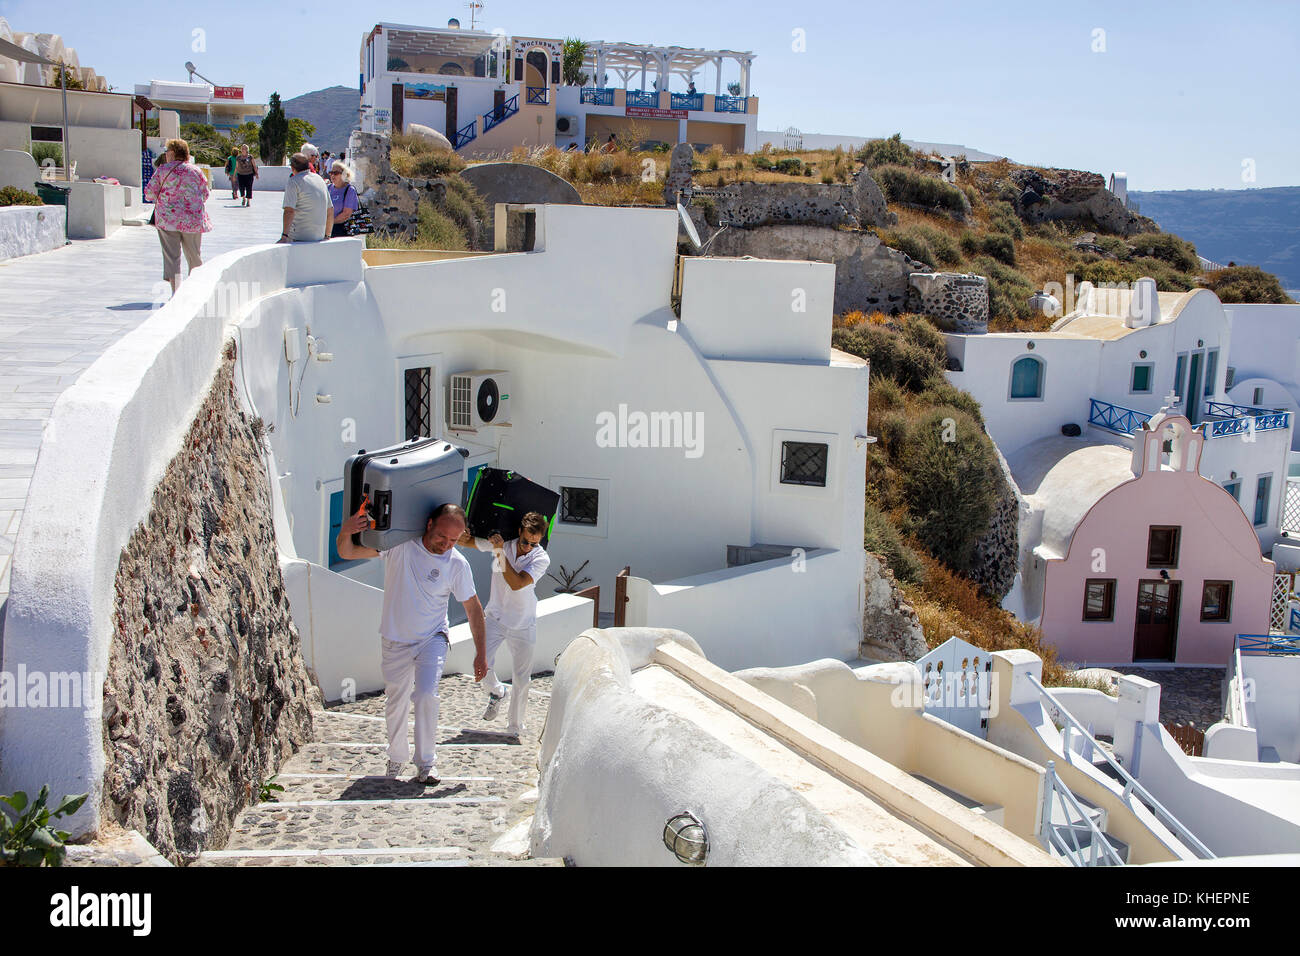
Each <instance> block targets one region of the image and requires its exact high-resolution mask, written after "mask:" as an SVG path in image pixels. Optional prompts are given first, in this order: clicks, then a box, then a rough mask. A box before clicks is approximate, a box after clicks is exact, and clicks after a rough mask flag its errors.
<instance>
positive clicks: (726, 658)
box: [627, 550, 863, 670]
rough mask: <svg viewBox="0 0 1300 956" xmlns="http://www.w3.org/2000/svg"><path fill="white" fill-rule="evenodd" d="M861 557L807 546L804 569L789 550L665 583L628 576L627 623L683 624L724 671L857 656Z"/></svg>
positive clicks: (652, 625) (678, 625) (643, 624)
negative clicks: (775, 597) (783, 554)
mask: <svg viewBox="0 0 1300 956" xmlns="http://www.w3.org/2000/svg"><path fill="white" fill-rule="evenodd" d="M862 562H863V558H862V552H860V551H859V552H852V551H829V550H827V551H810V552H808V553H807V555H805V556H804V558H803V564H802V568H803V569H802V570H800V569H799V568H800V565H799V564H798V563H797V562H796V560H795V558H794V557H791V558H776V559H773V560H771V561H761V562H757V563H755V564H747V565H742V566H741V567H736V568H726V569H723V570H719V571H709V572H707V573H705V574H697V575H694V576H693V577H689V578H682V579H680V580H677V581H668V582H665V583H663V584H652V583H651V582H650V581H647V580H646V579H644V578H636V577H630V578H628V588H627V593H628V607H627V623H628V624H629V625H630V626H638V625H641V626H650V627H673V628H677V629H679V630H682V631H685V632H687V633H688V634H690V635H691V636H692V637H694V638H695V639H696V640H697V641H699V644H700V646H701V647H702V648H704V652H705V656H707V657H708V658H709V660H710V661H713V662H714V663H716V664H717V665H718V666H719V667H722V668H724V669H726V670H738V669H740V668H742V667H784V666H788V665H791V664H802V663H804V662H806V661H809V660H816V659H818V658H822V657H830V658H835V659H836V660H852V659H853V658H855V657H857V655H858V644H859V642H860V641H861V639H862V618H861V607H862V605H861V598H860V591H861V588H862V574H863V570H862ZM774 594H780V595H781V596H782V600H781V601H779V602H777V601H773V600H772V596H773V595H774ZM810 619H813V620H816V621H817V627H816V628H815V629H810V628H809V627H808V621H809V620H810Z"/></svg>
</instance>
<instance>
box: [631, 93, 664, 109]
mask: <svg viewBox="0 0 1300 956" xmlns="http://www.w3.org/2000/svg"><path fill="white" fill-rule="evenodd" d="M627 105H628V106H640V107H644V108H646V109H655V108H657V107H658V106H659V94H658V93H647V92H645V91H644V90H641V91H637V90H628V91H627Z"/></svg>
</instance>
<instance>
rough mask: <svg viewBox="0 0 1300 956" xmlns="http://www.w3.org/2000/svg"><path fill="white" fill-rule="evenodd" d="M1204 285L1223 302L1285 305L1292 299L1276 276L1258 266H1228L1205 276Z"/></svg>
mask: <svg viewBox="0 0 1300 956" xmlns="http://www.w3.org/2000/svg"><path fill="white" fill-rule="evenodd" d="M1205 285H1206V286H1207V287H1208V288H1209V289H1211V290H1213V292H1214V294H1215V295H1217V296H1218V297H1219V298H1220V299H1221V300H1222V301H1224V302H1263V303H1268V304H1273V305H1285V304H1287V303H1290V302H1291V301H1292V299H1291V298H1290V297H1289V296H1288V295H1287V294H1286V292H1284V291H1283V290H1282V285H1281V283H1279V282H1278V281H1277V276H1275V275H1273V273H1271V272H1265V271H1264V270H1263V269H1260V268H1259V267H1258V266H1229V267H1228V268H1226V269H1217V270H1215V271H1214V272H1210V273H1208V274H1207V275H1206V276H1205Z"/></svg>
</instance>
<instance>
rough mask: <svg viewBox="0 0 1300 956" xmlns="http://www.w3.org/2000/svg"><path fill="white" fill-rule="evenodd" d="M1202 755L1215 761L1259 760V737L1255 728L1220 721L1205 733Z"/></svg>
mask: <svg viewBox="0 0 1300 956" xmlns="http://www.w3.org/2000/svg"><path fill="white" fill-rule="evenodd" d="M1201 754H1202V755H1203V756H1205V757H1210V758H1212V759H1215V760H1248V761H1257V760H1259V737H1258V736H1257V735H1256V733H1255V729H1254V728H1253V727H1240V726H1238V725H1237V724H1229V723H1227V722H1225V721H1220V722H1219V723H1217V724H1213V725H1211V726H1210V728H1209V729H1208V730H1207V731H1205V743H1204V744H1203V745H1202V746H1201Z"/></svg>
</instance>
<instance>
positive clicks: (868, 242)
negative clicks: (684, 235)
mask: <svg viewBox="0 0 1300 956" xmlns="http://www.w3.org/2000/svg"><path fill="white" fill-rule="evenodd" d="M701 235H702V236H703V237H704V238H705V239H707V238H708V236H707V235H706V234H705V233H704V232H701ZM709 254H710V255H714V256H754V257H755V258H758V259H807V260H811V261H813V262H831V263H834V265H835V311H836V313H843V312H851V311H853V310H855V309H858V310H861V311H864V312H876V311H879V312H898V311H900V310H901V309H903V308H904V306H905V305H906V304H907V297H908V290H909V277H910V276H911V274H912V273H914V272H925V271H927V270H928V269H929V267H928V266H926V265H925V263H922V262H917V261H916V260H915V259H911V258H909V257H908V256H907V255H905V254H904V253H902V252H899V251H898V250H897V249H891V248H890V247H889V246H887V245H885V244H884V243H883V242H881V241H880V239H879V238H877V237H876V236H874V235H872V234H871V233H869V232H850V231H847V230H844V229H826V228H824V227H821V226H807V225H791V226H760V227H758V228H756V229H724V230H722V231H721V232H719V233H718V234H717V238H716V239H715V240H713V243H712V245H710V246H709Z"/></svg>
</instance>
